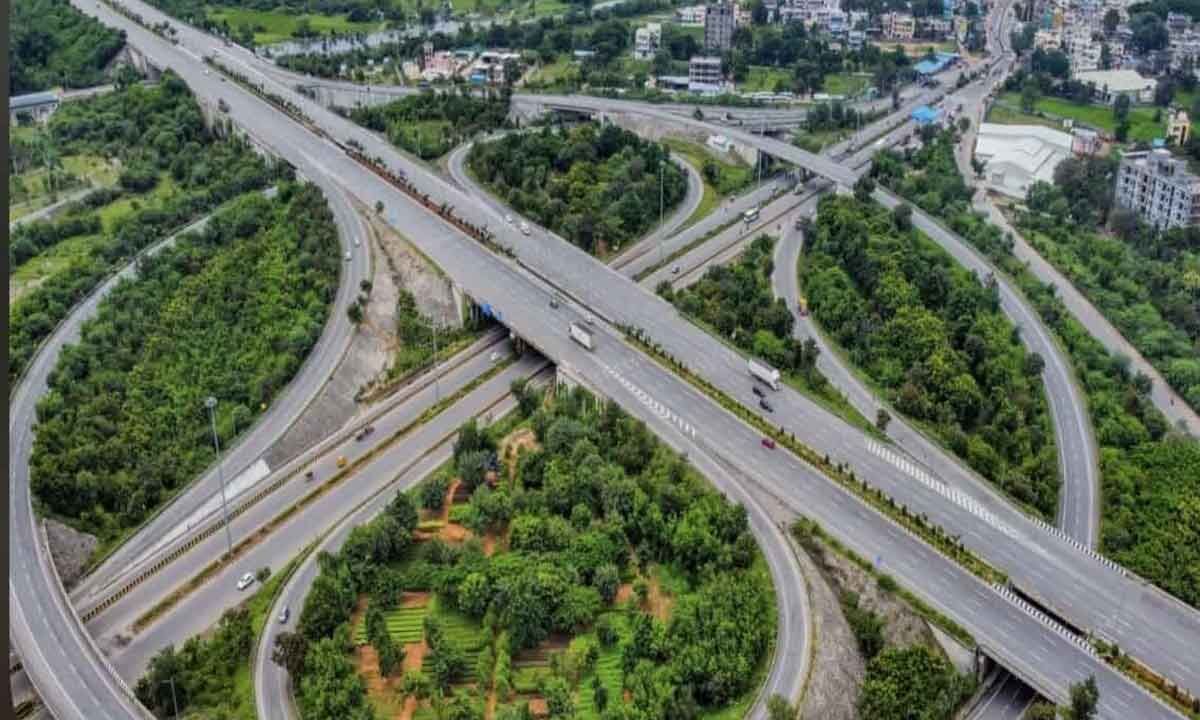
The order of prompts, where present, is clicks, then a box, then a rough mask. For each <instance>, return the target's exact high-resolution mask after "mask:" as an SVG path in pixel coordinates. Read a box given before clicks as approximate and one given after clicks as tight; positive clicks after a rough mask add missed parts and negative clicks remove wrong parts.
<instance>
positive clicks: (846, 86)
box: [822, 73, 871, 97]
mask: <svg viewBox="0 0 1200 720" xmlns="http://www.w3.org/2000/svg"><path fill="white" fill-rule="evenodd" d="M870 84H871V76H870V75H857V74H853V73H833V74H832V75H826V76H825V83H824V85H823V86H822V89H823V90H824V91H825V92H827V93H829V94H830V95H844V96H846V97H854V96H855V95H858V94H859V93H860V92H862V91H863V90H866V89H867V87H868V86H869V85H870Z"/></svg>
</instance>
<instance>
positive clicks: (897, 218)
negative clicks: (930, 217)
mask: <svg viewBox="0 0 1200 720" xmlns="http://www.w3.org/2000/svg"><path fill="white" fill-rule="evenodd" d="M892 221H893V222H895V223H896V227H897V228H898V229H900V230H902V231H907V230H911V229H912V206H911V205H909V204H908V203H900V204H899V205H897V206H896V207H894V208H892Z"/></svg>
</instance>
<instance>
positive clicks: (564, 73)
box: [529, 54, 579, 86]
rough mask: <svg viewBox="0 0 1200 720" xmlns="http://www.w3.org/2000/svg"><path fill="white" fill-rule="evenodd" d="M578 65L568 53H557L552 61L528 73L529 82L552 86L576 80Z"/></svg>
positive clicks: (577, 77)
mask: <svg viewBox="0 0 1200 720" xmlns="http://www.w3.org/2000/svg"><path fill="white" fill-rule="evenodd" d="M578 79H579V66H577V65H576V64H575V63H574V62H572V61H571V56H570V55H565V54H564V55H559V56H558V58H557V59H555V61H554V62H552V63H550V64H548V65H541V66H539V67H538V69H537V70H534V71H533V72H532V73H530V75H529V84H531V85H547V86H554V85H560V84H569V83H571V82H577V81H578Z"/></svg>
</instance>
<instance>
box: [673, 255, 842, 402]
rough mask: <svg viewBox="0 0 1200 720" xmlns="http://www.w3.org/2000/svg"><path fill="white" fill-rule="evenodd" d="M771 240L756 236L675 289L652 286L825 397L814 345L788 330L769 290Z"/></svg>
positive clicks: (830, 392) (786, 313) (782, 307)
mask: <svg viewBox="0 0 1200 720" xmlns="http://www.w3.org/2000/svg"><path fill="white" fill-rule="evenodd" d="M773 245H774V242H773V240H772V239H771V237H770V236H768V235H759V236H758V237H756V238H755V239H754V241H753V242H751V243H750V245H749V246H748V247H747V248H746V250H745V252H743V253H742V255H741V257H739V258H738V260H737V262H736V263H734V264H732V265H713V266H712V267H710V268H709V269H708V270H707V271H705V273H704V277H702V278H701V279H700V281H699V282H697V283H695V284H694V285H692V286H690V287H688V288H687V289H685V290H680V291H678V292H675V291H672V290H671V287H670V285H669V284H667V283H663V284H662V285H660V286H659V288H658V291H659V293H660V294H662V295H663V297H665V298H666V299H667V300H668V301H670V302H671V303H673V304H674V305H675V306H676V307H677V308H679V309H680V311H682V312H683V313H685V314H687V315H689V316H690V317H693V318H695V319H697V320H699V321H700V322H702V323H703V324H705V325H707V326H709V327H711V328H713V329H714V330H715V331H716V332H718V333H720V334H721V336H722V337H725V338H728V339H729V340H731V341H733V343H734V344H736V345H737V346H738V347H740V348H741V349H743V350H745V351H746V352H748V353H752V354H754V355H756V356H758V357H760V358H762V359H763V360H765V361H766V362H768V363H771V364H772V365H773V366H775V367H776V368H778V369H780V370H781V371H783V372H786V373H788V374H790V375H793V376H795V377H796V378H798V379H799V380H800V381H801V382H803V383H804V384H805V385H806V386H807V387H808V388H809V389H811V390H812V391H814V392H816V393H818V394H820V395H823V396H826V397H827V398H829V399H833V398H834V397H836V395H837V392H836V390H835V389H834V388H833V387H832V386H831V385H829V383H828V382H827V381H826V380H825V377H824V376H823V375H822V374H821V372H820V371H819V370H817V357H818V355H819V354H820V348H819V347H818V346H817V343H816V341H815V340H813V339H812V338H805V339H804V340H798V339H797V338H796V337H794V336H793V334H792V326H793V325H794V324H795V318H793V317H792V313H791V311H790V310H788V307H787V304H786V303H785V302H784V301H783V300H782V299H780V298H776V297H775V296H774V293H773V291H772V290H771V271H772V270H773V268H774V260H773V259H772V254H771V252H772V247H773Z"/></svg>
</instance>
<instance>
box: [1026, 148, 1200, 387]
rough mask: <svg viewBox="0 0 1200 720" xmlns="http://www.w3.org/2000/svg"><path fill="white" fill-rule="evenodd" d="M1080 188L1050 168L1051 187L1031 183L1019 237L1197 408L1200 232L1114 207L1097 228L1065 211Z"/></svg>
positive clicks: (1071, 176) (1076, 176) (1075, 179)
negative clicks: (1158, 227) (1158, 226)
mask: <svg viewBox="0 0 1200 720" xmlns="http://www.w3.org/2000/svg"><path fill="white" fill-rule="evenodd" d="M1068 162H1071V161H1064V162H1063V163H1062V165H1067V164H1068ZM1062 165H1060V166H1059V168H1060V169H1061V168H1062ZM1082 185H1083V183H1082V181H1081V178H1080V173H1066V174H1064V175H1063V176H1062V177H1060V176H1059V173H1058V171H1055V184H1054V185H1049V184H1047V183H1037V184H1035V185H1034V186H1033V187H1032V188H1030V191H1029V199H1028V201H1027V205H1028V208H1029V212H1028V213H1024V214H1022V216H1021V217H1020V218H1019V221H1018V224H1019V226H1020V227H1021V230H1022V234H1023V235H1024V236H1025V238H1026V239H1027V240H1028V241H1029V242H1030V244H1031V245H1032V246H1033V247H1034V248H1035V249H1037V251H1038V253H1039V254H1041V256H1042V257H1044V258H1046V259H1047V260H1048V261H1050V263H1051V264H1053V265H1054V266H1055V267H1056V268H1058V270H1059V271H1060V272H1062V273H1063V274H1064V275H1065V276H1067V277H1068V278H1069V279H1070V280H1071V283H1072V284H1073V285H1075V287H1077V288H1079V289H1080V290H1081V291H1082V292H1083V293H1084V294H1085V295H1086V296H1087V297H1088V299H1089V300H1091V301H1092V303H1094V304H1095V305H1096V307H1097V308H1099V310H1100V311H1101V312H1102V313H1104V315H1105V317H1107V318H1108V319H1109V320H1110V321H1111V322H1112V323H1113V324H1114V325H1116V326H1117V328H1119V329H1120V330H1121V334H1122V335H1124V336H1125V337H1126V338H1127V339H1128V340H1129V341H1130V342H1131V343H1133V345H1134V346H1135V347H1137V348H1138V350H1139V351H1141V353H1142V354H1143V355H1145V356H1146V357H1147V358H1148V359H1149V360H1150V361H1151V362H1152V363H1154V365H1155V367H1156V368H1158V370H1159V372H1161V373H1162V374H1163V377H1164V378H1166V380H1167V382H1168V383H1170V384H1171V386H1172V387H1174V388H1175V389H1176V390H1177V391H1178V392H1179V394H1180V395H1181V396H1183V398H1184V399H1185V401H1186V402H1188V403H1189V404H1190V405H1191V406H1192V407H1194V408H1200V231H1197V230H1196V229H1195V228H1185V229H1176V230H1170V231H1168V232H1158V231H1155V230H1154V229H1153V228H1151V227H1149V226H1147V225H1145V224H1144V223H1142V222H1140V221H1139V220H1138V218H1137V217H1136V216H1135V215H1133V214H1132V213H1130V212H1128V211H1125V210H1120V209H1118V210H1115V211H1113V212H1112V214H1111V216H1110V217H1109V225H1110V227H1111V228H1112V231H1113V233H1112V234H1108V233H1105V232H1101V231H1099V230H1096V229H1094V228H1093V227H1092V223H1089V222H1087V221H1086V220H1083V221H1081V218H1080V215H1081V213H1079V212H1076V211H1074V210H1068V209H1067V208H1068V207H1069V206H1070V202H1071V200H1070V198H1071V197H1073V196H1076V195H1078V193H1079V188H1080V187H1081V186H1082ZM1084 217H1085V218H1086V217H1087V216H1086V215H1085V216H1084Z"/></svg>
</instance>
